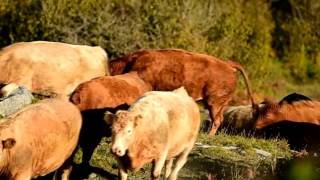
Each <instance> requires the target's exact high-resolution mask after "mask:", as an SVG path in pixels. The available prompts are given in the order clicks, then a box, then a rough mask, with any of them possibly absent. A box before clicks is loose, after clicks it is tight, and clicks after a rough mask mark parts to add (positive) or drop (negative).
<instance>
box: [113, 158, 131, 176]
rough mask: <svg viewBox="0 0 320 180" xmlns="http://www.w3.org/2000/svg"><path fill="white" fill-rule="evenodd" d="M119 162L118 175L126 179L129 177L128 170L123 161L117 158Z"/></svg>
mask: <svg viewBox="0 0 320 180" xmlns="http://www.w3.org/2000/svg"><path fill="white" fill-rule="evenodd" d="M116 159H117V162H118V176H119V179H120V180H126V179H127V177H128V170H127V169H126V168H125V167H124V165H123V164H122V161H121V160H120V159H119V158H116Z"/></svg>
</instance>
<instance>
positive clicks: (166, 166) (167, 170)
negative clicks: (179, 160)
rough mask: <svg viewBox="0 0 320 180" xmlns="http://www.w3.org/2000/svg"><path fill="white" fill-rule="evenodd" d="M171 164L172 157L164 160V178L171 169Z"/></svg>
mask: <svg viewBox="0 0 320 180" xmlns="http://www.w3.org/2000/svg"><path fill="white" fill-rule="evenodd" d="M172 164H173V158H171V159H169V160H166V164H165V170H166V172H165V177H166V179H167V178H168V177H169V175H170V173H171V170H172Z"/></svg>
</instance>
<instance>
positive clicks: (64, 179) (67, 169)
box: [60, 155, 73, 180]
mask: <svg viewBox="0 0 320 180" xmlns="http://www.w3.org/2000/svg"><path fill="white" fill-rule="evenodd" d="M72 159H73V155H72V156H71V157H70V158H68V159H67V160H66V162H64V164H63V165H62V166H61V168H60V171H61V180H68V179H69V177H70V174H71V171H72Z"/></svg>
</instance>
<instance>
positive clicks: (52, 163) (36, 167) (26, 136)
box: [0, 99, 81, 180]
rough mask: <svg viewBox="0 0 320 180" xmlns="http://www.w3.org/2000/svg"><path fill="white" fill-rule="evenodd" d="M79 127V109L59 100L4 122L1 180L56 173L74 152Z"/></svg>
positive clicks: (0, 137) (45, 102) (0, 127)
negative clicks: (3, 179)
mask: <svg viewBox="0 0 320 180" xmlns="http://www.w3.org/2000/svg"><path fill="white" fill-rule="evenodd" d="M80 128H81V115H80V112H79V110H78V109H77V107H76V106H74V105H73V104H72V103H70V102H68V101H63V100H60V99H47V100H43V101H40V102H38V103H36V104H32V105H30V106H27V107H25V108H23V109H22V110H20V111H18V112H17V113H15V114H13V115H11V116H9V117H7V118H5V119H2V120H1V123H0V140H1V144H0V174H1V177H0V178H1V179H2V178H5V177H6V178H9V179H14V180H27V179H31V178H34V177H37V176H43V175H46V174H48V173H50V172H53V171H55V170H57V169H58V168H59V167H60V166H62V165H63V163H64V162H65V161H66V160H67V159H68V158H69V157H70V155H71V154H72V152H73V150H74V149H75V147H76V145H77V142H78V137H79V133H80ZM63 179H67V175H66V174H64V176H63Z"/></svg>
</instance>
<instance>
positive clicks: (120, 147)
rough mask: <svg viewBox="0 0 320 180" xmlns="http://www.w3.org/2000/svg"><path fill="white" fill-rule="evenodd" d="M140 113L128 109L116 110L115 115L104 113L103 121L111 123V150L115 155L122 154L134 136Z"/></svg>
mask: <svg viewBox="0 0 320 180" xmlns="http://www.w3.org/2000/svg"><path fill="white" fill-rule="evenodd" d="M141 118H142V116H141V115H134V114H132V113H130V112H128V111H122V110H120V111H118V112H117V113H116V114H115V115H113V114H110V113H108V114H106V115H105V118H104V119H105V121H106V122H107V123H109V124H112V143H111V151H112V153H114V154H115V155H117V156H120V157H121V156H124V155H125V154H126V151H127V149H128V148H129V146H130V145H131V144H132V142H133V140H134V138H135V130H136V127H137V124H138V121H139V119H141Z"/></svg>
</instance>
